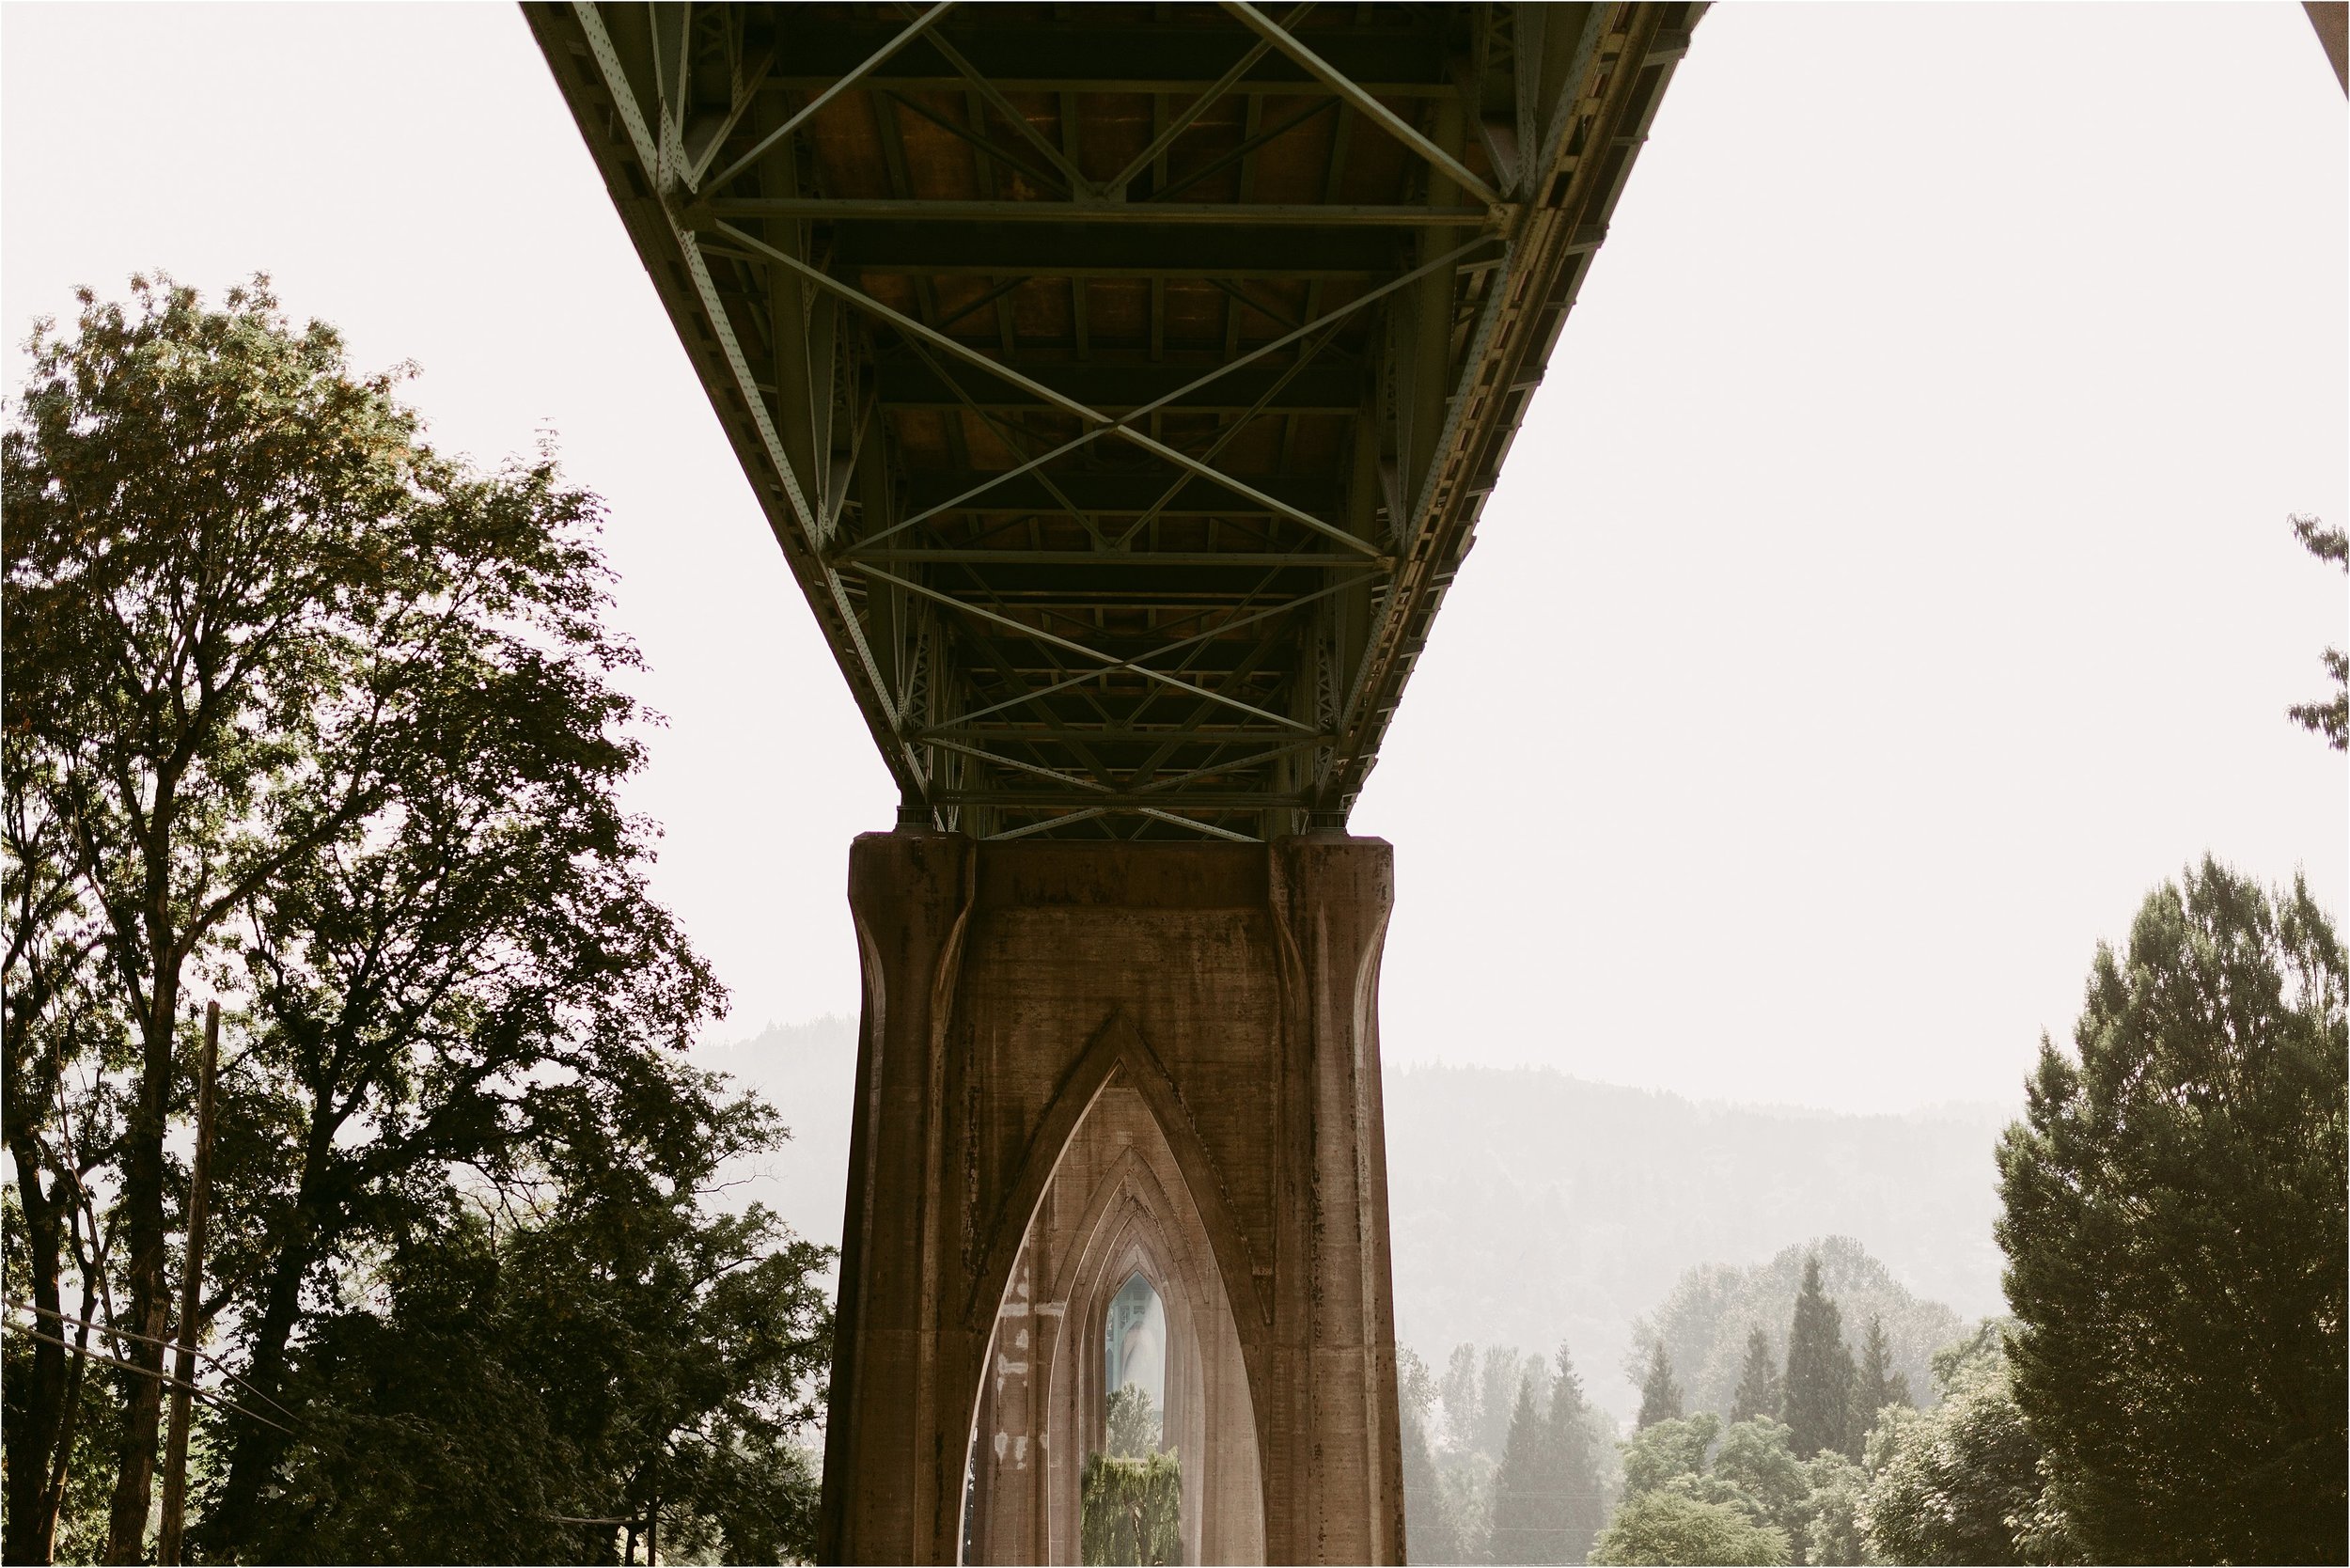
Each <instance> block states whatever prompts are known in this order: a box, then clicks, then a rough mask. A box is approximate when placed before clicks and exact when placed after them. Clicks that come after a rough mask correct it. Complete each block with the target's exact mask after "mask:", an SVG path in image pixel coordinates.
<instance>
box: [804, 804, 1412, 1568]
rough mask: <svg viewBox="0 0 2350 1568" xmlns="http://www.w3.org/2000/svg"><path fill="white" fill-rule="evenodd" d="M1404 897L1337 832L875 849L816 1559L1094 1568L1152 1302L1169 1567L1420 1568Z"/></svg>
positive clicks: (1373, 860) (1374, 855)
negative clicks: (1106, 1418)
mask: <svg viewBox="0 0 2350 1568" xmlns="http://www.w3.org/2000/svg"><path fill="white" fill-rule="evenodd" d="M1392 897H1393V876H1392V857H1391V853H1390V851H1389V849H1388V846H1387V844H1386V843H1384V842H1382V841H1380V840H1377V839H1356V838H1348V837H1346V836H1344V835H1339V834H1327V835H1324V834H1316V835H1311V836H1307V837H1299V838H1288V839H1277V840H1275V841H1273V842H1271V843H1237V842H1233V843H1226V842H1213V843H1147V844H1146V843H1110V842H1084V841H1070V840H1046V839H1024V840H1011V841H994V842H979V841H975V840H973V839H970V838H967V837H965V836H963V835H960V834H950V833H939V832H931V831H917V830H912V829H901V830H900V831H898V832H895V833H887V834H869V835H867V836H865V837H862V838H860V839H857V840H856V843H855V846H854V849H853V850H852V852H851V856H850V873H849V902H850V905H851V909H852V912H853V914H854V919H855V922H856V931H857V940H858V947H859V951H860V953H861V955H862V962H863V968H864V981H865V1011H864V1021H863V1027H862V1029H861V1031H860V1036H859V1047H858V1049H859V1059H858V1067H857V1100H856V1110H855V1121H854V1128H853V1131H852V1134H851V1141H850V1179H849V1196H848V1209H847V1215H846V1223H845V1225H844V1227H843V1230H842V1236H843V1245H842V1256H841V1292H840V1307H839V1322H838V1345H837V1348H836V1351H835V1357H834V1365H833V1380H832V1392H831V1415H830V1420H829V1425H828V1429H827V1433H826V1447H825V1456H824V1491H823V1513H822V1517H821V1523H820V1526H819V1532H820V1533H819V1549H820V1553H821V1555H822V1558H823V1560H827V1561H843V1562H919V1563H932V1562H954V1561H957V1560H966V1561H989V1562H998V1561H1029V1562H1046V1561H1051V1562H1075V1561H1078V1560H1080V1542H1079V1539H1078V1535H1077V1530H1078V1525H1079V1510H1078V1482H1079V1476H1080V1473H1081V1471H1082V1469H1083V1467H1084V1465H1085V1463H1086V1460H1087V1458H1088V1457H1089V1455H1090V1454H1091V1453H1094V1452H1098V1451H1100V1450H1102V1448H1103V1446H1104V1429H1103V1425H1102V1422H1103V1410H1104V1404H1105V1397H1106V1395H1107V1393H1108V1391H1109V1390H1108V1389H1107V1388H1105V1372H1104V1356H1105V1348H1104V1347H1105V1333H1108V1334H1110V1336H1111V1341H1112V1342H1115V1338H1116V1331H1115V1330H1114V1329H1109V1328H1105V1324H1106V1323H1108V1322H1109V1321H1110V1320H1108V1319H1105V1312H1106V1311H1107V1310H1108V1309H1109V1305H1110V1300H1111V1298H1112V1297H1113V1296H1116V1295H1117V1294H1119V1292H1120V1289H1121V1287H1126V1286H1128V1285H1129V1282H1130V1281H1132V1280H1134V1279H1135V1278H1137V1277H1138V1278H1141V1279H1142V1280H1143V1281H1144V1282H1145V1283H1146V1284H1148V1285H1149V1286H1150V1287H1151V1290H1152V1292H1154V1293H1155V1294H1156V1295H1157V1296H1158V1297H1159V1298H1160V1299H1161V1300H1162V1301H1163V1302H1164V1304H1165V1326H1164V1330H1163V1332H1164V1338H1165V1344H1164V1346H1163V1347H1162V1348H1163V1362H1161V1363H1154V1364H1163V1366H1164V1369H1165V1376H1164V1387H1163V1403H1164V1418H1165V1428H1164V1430H1165V1442H1166V1444H1167V1446H1171V1447H1173V1448H1175V1449H1176V1450H1177V1452H1178V1457H1179V1462H1180V1464H1181V1466H1182V1470H1183V1484H1182V1497H1183V1521H1182V1533H1183V1558H1184V1560H1186V1561H1194V1562H1197V1561H1203V1560H1204V1561H1210V1562H1214V1561H1248V1560H1256V1561H1271V1562H1399V1561H1401V1560H1402V1551H1403V1498H1402V1476H1401V1464H1402V1460H1401V1450H1400V1444H1399V1438H1398V1423H1397V1405H1396V1382H1395V1333H1394V1321H1393V1311H1392V1307H1391V1297H1390V1284H1389V1267H1388V1256H1387V1161H1386V1148H1385V1135H1384V1131H1383V1124H1382V1114H1381V1106H1380V1076H1379V1036H1378V979H1379V955H1380V949H1381V944H1382V941H1383V938H1384V935H1385V932H1386V928H1387V914H1388V910H1389V908H1390V905H1391V903H1392ZM1154 1321H1155V1320H1154Z"/></svg>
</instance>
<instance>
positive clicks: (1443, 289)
mask: <svg viewBox="0 0 2350 1568" xmlns="http://www.w3.org/2000/svg"><path fill="white" fill-rule="evenodd" d="M525 9H526V11H527V13H528V15H529V17H530V21H531V24H532V25H533V27H534V28H535V29H536V31H537V33H538V36H539V39H540V43H541V45H542V47H543V48H544V50H545V52H546V55H547V57H548V59H549V61H550V63H551V64H552V65H553V67H554V70H555V72H556V78H557V80H558V82H559V84H560V85H561V86H562V88H563V91H564V94H565V96H566V98H567V99H568V101H569V102H570V104H571V106H572V111H573V114H574V115H575V117H576V118H577V119H578V121H579V124H580V128H581V130H582V132H583V133H584V134H585V135H586V138H587V143H588V145H589V147H590V148H591V149H593V150H594V152H595V154H596V156H597V159H598V161H599V163H600V165H602V168H603V176H604V179H605V181H606V183H607V184H608V186H609V187H610V189H611V191H612V194H613V196H614V198H615V200H616V202H617V203H618V204H619V210H620V212H621V214H622V216H623V218H624V219H625V221H626V223H627V225H628V228H629V231H630V234H631V236H632V237H633V239H634V240H635V243H636V246H637V248H638V250H639V252H640V253H641V254H642V255H643V257H644V259H645V261H646V264H647V266H648V268H649V270H650V274H651V275H652V279H653V282H654V284H655V286H656V287H657V288H658V289H659V290H660V292H661V295H662V297H663V300H664V302H665V304H666V306H667V307H668V309H669V312H670V314H671V315H672V317H673V318H674V319H675V320H676V321H677V323H678V326H679V330H680V334H681V336H682V338H683V340H684V343H685V346H686V348H687V350H688V352H689V353H691V354H692V355H693V357H694V359H695V362H696V365H697V369H698V371H699V373H700V375H701V378H702V380H703V382H704V383H705V384H706V385H707V386H708V388H709V390H710V394H711V398H712V401H713V405H714V406H715V408H716V410H717V412H718V415H719V416H720V418H721V419H722V420H723V421H724V423H725V426H726V429H727V431H728V434H729V437H730V438H731V440H732V441H733V444H734V447H735V448H736V450H737V452H738V453H739V454H740V456H741V458H742V462H743V465H744V471H745V472H746V473H747V474H748V476H749V477H750V478H751V481H752V484H753V486H754V487H755V489H756V490H757V492H758V494H759V496H760V502H761V504H762V506H763V507H764V508H765V510H766V512H767V516H768V519H769V521H770V523H771V524H772V525H773V526H774V528H775V531H776V537H777V539H778V540H779V541H781V542H782V545H783V550H784V555H785V557H786V558H787V559H788V560H789V562H790V563H791V570H792V572H793V573H794V575H795V576H796V577H797V579H798V581H799V583H800V586H801V588H802V589H803V591H804V592H805V593H806V595H807V601H808V604H810V606H811V607H812V608H813V609H814V610H815V612H816V615H817V617H818V618H819V619H820V620H821V621H822V622H823V626H824V629H825V632H826V634H827V635H828V637H829V639H830V641H831V643H832V646H833V649H834V652H835V654H836V656H837V657H838V661H839V664H840V667H841V669H842V671H843V672H844V673H845V674H846V676H847V678H848V682H849V685H850V688H851V690H852V691H853V692H854V694H855V697H856V700H857V702H858V704H859V706H860V707H861V708H862V710H863V711H864V713H865V717H866V721H867V723H868V724H869V725H870V727H871V729H872V733H873V737H874V740H875V742H876V743H877V744H878V745H879V746H880V748H881V752H882V755H883V757H884V758H885V760H886V761H887V763H888V765H889V768H890V770H891V772H892V773H893V775H895V776H896V779H897V782H898V786H899V789H900V792H901V799H902V802H903V808H902V811H901V821H904V822H907V823H918V824H920V825H923V826H926V827H938V828H948V829H954V830H958V831H962V832H965V833H968V834H971V835H974V836H975V837H979V838H983V839H986V838H1005V837H1015V836H1026V835H1032V834H1044V835H1049V836H1053V837H1074V838H1091V839H1153V838H1198V837H1201V836H1213V837H1220V838H1233V837H1238V838H1251V839H1253V838H1271V837H1274V836H1277V835H1279V834H1283V833H1289V832H1294V831H1299V830H1301V829H1304V828H1307V827H1309V826H1319V827H1325V828H1326V827H1338V826H1341V825H1343V823H1344V822H1345V820H1346V816H1347V812H1348V810H1349V808H1350V807H1351V806H1352V804H1353V802H1354V800H1355V795H1356V793H1357V792H1359V791H1360V790H1361V788H1362V785H1363V780H1364V777H1365V776H1366V775H1367V774H1368V772H1369V771H1370V769H1371V764H1372V762H1373V760H1375V758H1376V756H1377V752H1378V748H1379V743H1380V739H1381V737H1382V735H1383V733H1384V732H1385V730H1386V728H1387V721H1388V719H1389V717H1390V715H1391V714H1392V713H1394V711H1395V707H1396V704H1397V701H1398V699H1399V698H1401V696H1402V690H1403V685H1404V682H1405V680H1406V679H1407V677H1408V676H1409V674H1410V672H1411V668H1412V664H1413V661H1414V659H1415V658H1416V657H1417V656H1418V652H1419V650H1420V648H1421V646H1422V644H1423V642H1424V639H1425V637H1426V635H1427V633H1428V628H1429V624H1430V622H1431V620H1432V619H1433V618H1434V615H1435V613H1436V610H1437V608H1438V607H1439V605H1440V604H1442V602H1443V598H1444V594H1445V590H1446V588H1447V586H1448V585H1449V583H1450V582H1451V580H1452V576H1453V573H1454V572H1455V571H1456V570H1457V569H1458V568H1459V566H1460V564H1461V561H1462V558H1463V557H1464V556H1465V553H1466V552H1467V550H1468V547H1469V543H1470V541H1471V537H1472V533H1473V530H1474V528H1475V525H1476V522H1477V516H1478V512H1479V510H1480V509H1481V507H1482V506H1483V504H1484V501H1485V498H1486V496H1487V494H1489V493H1490V492H1491V490H1492V489H1493V486H1494V483H1495V480H1496V476H1497V475H1498V473H1499V471H1500V467H1501V463H1502V459H1503V457H1504V455H1505V454H1506V453H1507V451H1508V449H1509V446H1510V442H1511V440H1512V436H1513V435H1514V434H1515V432H1516V430H1517V427H1518V423H1519V420H1520V418H1521V416H1523V414H1524V411H1525V408H1526V404H1527V401H1528V398H1529V397H1530V396H1531V394H1532V392H1533V390H1534V387H1535V386H1536V384H1538V383H1539V382H1540V381H1541V380H1542V378H1543V373H1544V368H1545V363H1546V361H1547V359H1548V357H1549V355H1550V352H1551V348H1552V345H1553V344H1554V343H1555V342H1556V341H1557V338H1558V336H1559V326H1560V323H1561V321H1563V319H1564V317H1565V315H1566V312H1567V310H1568V309H1569V307H1570V306H1572V305H1573V303H1574V301H1575V292H1576V290H1577V289H1578V287H1579V286H1580V284H1581V282H1582V279H1583V276H1584V274H1585V272H1586V270H1587V269H1588V267H1589V265H1590V259H1591V256H1592V254H1593V252H1594V251H1595V249H1596V248H1597V247H1598V245H1599V243H1600V242H1601V240H1602V239H1603V238H1604V236H1605V233H1606V223H1607V219H1608V215H1609V212H1610V211H1611V210H1612V208H1613V207H1614V204H1615V201H1616V198H1617V196H1618V194H1619V193H1620V191H1621V190H1622V185H1623V182H1624V180H1625V177H1626V175H1627V174H1628V172H1629V170H1630V167H1631V165H1632V161H1633V157H1634V155H1635V153H1636V151H1637V148H1638V146H1639V144H1640V142H1641V140H1642V139H1643V137H1644V136H1645V134H1646V131H1647V127H1648V124H1649V121H1650V118H1651V117H1652V116H1653V113H1654V111H1655V108H1656V105H1657V102H1658V100H1659V98H1660V97H1661V95H1662V92H1663V90H1664V87H1665V85H1666V83H1667V80H1668V79H1669V75H1670V73H1671V71H1672V69H1673V65H1674V62H1675V61H1676V60H1677V59H1678V58H1679V56H1680V55H1681V52H1682V51H1683V50H1684V48H1685V47H1686V45H1687V41H1688V28H1689V27H1690V25H1692V24H1693V23H1694V21H1695V13H1696V12H1697V11H1698V10H1699V9H1700V7H1697V6H1691V5H1682V4H1666V5H1656V6H1633V5H1451V6H1434V5H1379V6H1367V5H1365V6H1357V5H1336V6H1314V5H1309V4H1308V5H1283V4H1274V5H1271V6H1268V7H1266V8H1257V7H1254V6H1251V5H1247V4H1230V5H1224V6H1211V5H1082V6H1066V5H1064V6H1045V5H991V6H984V7H970V8H950V7H948V6H945V5H940V6H934V7H930V8H921V7H917V6H873V5H799V6H751V5H683V4H661V5H606V6H603V7H595V6H589V5H581V6H576V7H574V6H569V5H544V4H533V5H530V6H527V7H526V8H525Z"/></svg>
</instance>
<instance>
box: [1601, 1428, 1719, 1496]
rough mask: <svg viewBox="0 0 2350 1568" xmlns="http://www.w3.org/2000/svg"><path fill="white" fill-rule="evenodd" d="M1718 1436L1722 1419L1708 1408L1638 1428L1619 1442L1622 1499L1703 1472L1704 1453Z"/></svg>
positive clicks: (1660, 1487) (1712, 1445)
mask: <svg viewBox="0 0 2350 1568" xmlns="http://www.w3.org/2000/svg"><path fill="white" fill-rule="evenodd" d="M1720 1435H1722V1419H1721V1418H1720V1417H1719V1416H1716V1415H1715V1414H1714V1413H1713V1412H1712V1411H1710V1410H1700V1411H1699V1412H1698V1413H1697V1414H1696V1415H1694V1416H1683V1417H1675V1418H1672V1419H1667V1420H1661V1421H1656V1422H1653V1423H1652V1424H1650V1425H1648V1426H1644V1427H1641V1428H1639V1429H1638V1430H1637V1431H1636V1432H1634V1433H1633V1435H1631V1436H1630V1437H1628V1438H1626V1439H1625V1440H1624V1444H1623V1495H1624V1499H1625V1500H1626V1501H1630V1500H1631V1499H1632V1498H1634V1497H1638V1496H1639V1495H1640V1494H1641V1493H1643V1492H1654V1491H1658V1490H1660V1489H1662V1488H1665V1487H1669V1486H1671V1485H1673V1484H1675V1483H1676V1482H1685V1481H1686V1480H1687V1479H1688V1478H1691V1477H1697V1476H1702V1475H1704V1474H1705V1456H1706V1454H1707V1453H1708V1452H1710V1451H1711V1450H1712V1449H1713V1447H1714V1440H1715V1439H1716V1437H1719V1436H1720Z"/></svg>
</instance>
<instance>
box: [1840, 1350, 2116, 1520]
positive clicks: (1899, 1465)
mask: <svg viewBox="0 0 2350 1568" xmlns="http://www.w3.org/2000/svg"><path fill="white" fill-rule="evenodd" d="M1935 1388H1936V1391H1937V1392H1938V1394H1939V1395H1940V1398H1939V1399H1938V1400H1937V1402H1936V1403H1935V1407H1934V1408H1933V1409H1932V1410H1930V1411H1919V1410H1914V1409H1910V1408H1908V1407H1905V1406H1900V1405H1896V1406H1893V1407H1890V1408H1888V1410H1886V1411H1885V1413H1884V1419H1882V1420H1881V1421H1880V1422H1879V1423H1878V1425H1877V1427H1876V1428H1875V1430H1874V1431H1873V1432H1872V1433H1871V1434H1870V1436H1869V1449H1868V1469H1869V1473H1870V1474H1871V1476H1872V1478H1873V1479H1872V1482H1870V1486H1869V1491H1868V1495H1867V1497H1866V1499H1865V1500H1864V1501H1863V1503H1862V1505H1861V1507H1860V1511H1859V1524H1860V1528H1861V1532H1862V1534H1863V1536H1864V1537H1865V1539H1866V1541H1867V1544H1868V1546H1869V1548H1870V1550H1871V1551H1872V1553H1873V1554H1874V1555H1875V1556H1876V1557H1877V1559H1878V1560H1882V1561H1886V1562H1943V1563H2000V1562H2074V1561H2078V1560H2079V1558H2078V1556H2077V1546H2076V1544H2075V1543H2074V1541H2073V1539H2072V1537H2071V1535H2070V1533H2069V1529H2068V1526H2067V1521H2066V1520H2065V1518H2064V1516H2063V1513H2062V1511H2061V1509H2060V1507H2059V1506H2058V1505H2057V1504H2056V1502H2055V1501H2054V1500H2053V1499H2052V1498H2051V1497H2049V1496H2048V1488H2047V1484H2046V1481H2045V1473H2044V1472H2045V1466H2044V1465H2043V1462H2042V1454H2041V1450H2040V1445H2039V1443H2038V1442H2037V1441H2036V1440H2035V1439H2034V1438H2033V1436H2032V1435H2031V1432H2030V1430H2029V1428H2028V1427H2027V1426H2026V1425H2025V1422H2024V1417H2023V1412H2022V1411H2021V1410H2019V1409H2018V1408H2017V1407H2016V1404H2015V1400H2014V1395H2013V1388H2012V1387H2011V1385H2010V1383H2009V1373H2008V1366H2007V1359H2006V1354H2005V1351H2004V1349H2003V1337H2002V1330H2001V1328H2000V1325H1998V1323H1996V1322H1986V1323H1984V1324H1983V1325H1981V1326H1980V1327H1979V1328H1978V1329H1977V1330H1976V1332H1975V1333H1974V1335H1973V1336H1971V1337H1970V1338H1968V1339H1966V1340H1962V1341H1958V1342H1957V1343H1955V1344H1953V1345H1951V1346H1949V1347H1947V1348H1946V1349H1945V1350H1943V1351H1941V1352H1939V1353H1937V1354H1936V1356H1935Z"/></svg>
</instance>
